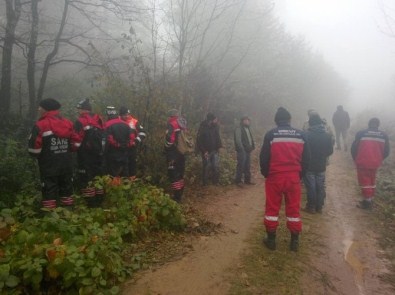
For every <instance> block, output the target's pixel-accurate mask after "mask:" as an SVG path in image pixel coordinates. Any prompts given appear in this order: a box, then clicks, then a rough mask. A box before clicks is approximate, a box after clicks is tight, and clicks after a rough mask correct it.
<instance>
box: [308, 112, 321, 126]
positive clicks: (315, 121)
mask: <svg viewBox="0 0 395 295" xmlns="http://www.w3.org/2000/svg"><path fill="white" fill-rule="evenodd" d="M320 124H322V120H321V117H320V115H318V114H317V113H312V114H311V115H310V118H309V125H310V126H315V125H320Z"/></svg>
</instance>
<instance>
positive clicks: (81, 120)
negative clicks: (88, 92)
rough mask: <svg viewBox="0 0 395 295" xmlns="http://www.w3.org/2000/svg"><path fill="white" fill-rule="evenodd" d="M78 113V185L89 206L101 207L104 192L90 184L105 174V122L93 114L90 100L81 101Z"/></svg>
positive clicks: (75, 144)
mask: <svg viewBox="0 0 395 295" xmlns="http://www.w3.org/2000/svg"><path fill="white" fill-rule="evenodd" d="M77 111H78V113H79V117H78V119H77V120H76V121H75V123H74V133H75V135H76V141H75V143H74V146H75V148H76V149H77V162H78V184H79V188H80V189H81V193H82V196H83V197H85V198H86V201H87V203H88V206H89V207H99V206H100V204H101V203H102V201H103V194H104V191H103V189H95V188H94V187H93V186H89V185H88V183H89V182H90V181H91V180H93V178H95V176H99V175H102V173H103V171H102V166H103V147H102V140H103V135H104V133H103V132H104V131H103V128H104V126H103V121H102V119H101V117H100V116H99V115H97V114H94V113H92V106H91V104H90V102H89V99H84V100H82V101H80V102H79V103H78V104H77Z"/></svg>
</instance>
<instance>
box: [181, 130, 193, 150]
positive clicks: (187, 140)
mask: <svg viewBox="0 0 395 295" xmlns="http://www.w3.org/2000/svg"><path fill="white" fill-rule="evenodd" d="M177 150H178V152H179V153H180V154H182V155H188V154H191V153H193V152H194V151H195V144H194V143H193V139H192V137H190V136H188V134H187V132H186V130H181V131H180V133H179V134H178V139H177Z"/></svg>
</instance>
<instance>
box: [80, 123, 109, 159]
mask: <svg viewBox="0 0 395 295" xmlns="http://www.w3.org/2000/svg"><path fill="white" fill-rule="evenodd" d="M103 139H104V131H103V130H102V129H100V128H96V127H93V128H90V129H88V130H86V131H85V137H84V140H83V141H82V144H81V148H82V149H83V150H86V151H89V152H91V153H94V154H102V153H103Z"/></svg>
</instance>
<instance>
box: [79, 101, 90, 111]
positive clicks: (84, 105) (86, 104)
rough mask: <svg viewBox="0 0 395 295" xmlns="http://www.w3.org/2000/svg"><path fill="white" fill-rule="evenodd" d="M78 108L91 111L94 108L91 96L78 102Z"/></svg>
mask: <svg viewBox="0 0 395 295" xmlns="http://www.w3.org/2000/svg"><path fill="white" fill-rule="evenodd" d="M77 109H81V110H86V111H91V110H92V106H91V104H90V102H89V98H85V99H84V100H81V101H80V102H79V103H78V104H77Z"/></svg>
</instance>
